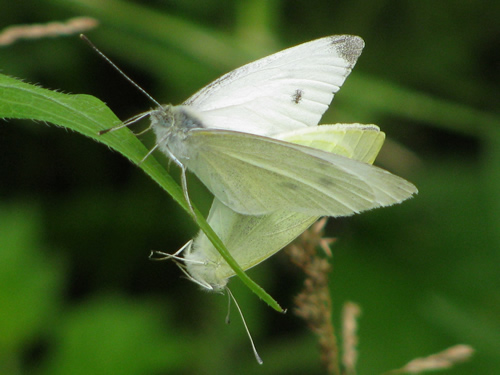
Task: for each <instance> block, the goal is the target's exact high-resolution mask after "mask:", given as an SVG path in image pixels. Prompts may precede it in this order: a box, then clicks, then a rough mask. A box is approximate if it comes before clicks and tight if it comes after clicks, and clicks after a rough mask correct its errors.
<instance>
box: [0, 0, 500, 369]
mask: <svg viewBox="0 0 500 375" xmlns="http://www.w3.org/2000/svg"><path fill="white" fill-rule="evenodd" d="M0 7H1V9H2V12H1V13H0V29H3V28H5V27H7V26H10V25H15V24H26V23H45V22H50V21H62V20H66V19H68V18H71V17H75V16H91V17H94V18H96V19H97V20H99V22H100V25H99V27H97V28H96V29H94V30H93V31H91V32H88V33H87V34H88V36H89V37H90V38H91V39H92V40H93V41H94V43H96V44H97V45H98V46H99V47H100V48H101V49H102V50H103V51H104V52H105V53H106V54H107V55H108V56H109V57H110V58H112V59H113V61H115V62H116V63H117V64H118V65H119V66H120V67H121V68H123V70H125V71H126V72H127V73H128V74H129V75H130V76H131V77H132V78H133V79H135V80H136V81H137V82H138V83H139V84H140V85H142V87H144V88H145V89H146V90H147V91H148V92H150V93H151V94H152V95H153V96H154V97H155V98H157V100H159V101H160V102H171V103H179V102H181V101H183V100H184V99H186V98H187V97H188V96H189V95H190V94H192V93H193V92H195V91H196V90H197V89H199V88H200V87H202V86H204V85H205V84H207V83H209V82H210V81H212V80H213V79H215V78H217V77H218V76H219V75H220V74H222V73H225V72H227V71H229V70H231V69H233V68H236V67H238V66H240V65H242V64H243V63H246V62H248V61H251V60H253V59H256V58H259V57H263V56H265V55H267V54H270V53H272V52H275V51H278V50H280V49H282V48H284V47H288V46H292V45H295V44H298V43H301V42H305V41H308V40H311V39H314V38H318V37H321V36H325V35H331V34H355V35H360V36H361V37H363V38H364V40H365V42H366V48H365V50H364V52H363V54H362V56H361V58H360V60H359V62H358V64H357V65H356V67H355V69H354V71H353V74H352V75H351V76H350V77H349V78H348V80H347V81H346V83H345V85H344V87H343V88H342V89H341V91H340V92H339V94H338V95H337V96H336V98H335V99H334V102H333V104H332V107H331V109H330V110H329V111H328V112H327V113H326V115H325V116H324V118H323V120H322V123H336V122H360V123H375V124H377V125H379V126H380V127H381V128H382V130H383V131H385V132H386V134H387V136H388V140H387V142H386V145H385V147H384V149H383V152H382V153H381V155H380V157H379V159H378V162H377V163H378V165H380V166H383V167H385V168H387V169H389V170H391V171H392V172H394V173H396V174H398V175H400V176H402V177H405V178H407V179H408V180H410V181H412V182H413V183H415V185H417V187H418V188H419V190H420V193H419V195H418V196H417V197H416V198H414V199H412V200H411V201H408V202H405V203H404V204H402V205H400V206H396V207H390V208H386V209H380V210H376V211H373V212H368V213H364V214H362V215H358V216H355V217H352V218H348V219H342V220H334V219H331V220H330V221H329V224H328V226H327V235H328V236H332V237H337V238H338V241H337V242H336V243H335V244H334V245H333V249H332V250H333V253H334V257H333V259H332V263H333V272H332V275H331V290H332V298H333V301H334V308H335V317H334V319H335V323H336V326H337V329H339V324H338V323H339V312H340V308H341V306H342V304H343V303H344V302H346V301H354V302H356V303H358V304H360V305H361V308H362V310H363V315H362V318H361V320H360V328H359V335H360V338H359V339H360V344H359V351H360V352H359V365H358V370H359V373H360V374H379V373H382V372H383V371H387V370H390V369H393V368H397V367H401V366H403V365H404V364H405V363H406V362H408V361H409V360H411V359H413V358H416V357H421V356H426V355H429V354H432V353H435V352H438V351H441V350H443V349H445V348H447V347H449V346H452V345H455V344H458V343H464V344H469V345H472V346H473V347H474V348H475V349H476V350H477V353H476V355H475V357H474V358H473V360H472V361H470V362H468V363H466V364H463V365H460V366H458V367H457V368H455V369H453V370H448V371H445V372H444V373H450V374H452V373H453V374H471V373H474V374H493V373H498V368H500V344H499V343H500V288H499V287H500V277H499V264H500V246H499V245H500V231H499V224H500V214H499V212H500V210H499V209H500V195H499V193H498V192H499V191H500V115H499V113H498V108H499V106H498V104H499V97H500V96H499V94H498V89H499V87H498V83H499V81H500V69H499V67H500V52H499V51H500V24H499V23H498V15H499V14H500V2H498V1H493V0H491V1H479V2H470V1H466V0H462V1H457V0H455V1H451V0H442V1H439V2H430V1H420V2H416V1H376V2H375V1H367V0H351V1H345V0H344V1H326V0H309V1H307V2H305V1H288V2H287V1H264V0H257V1H250V0H246V1H221V0H204V1H195V0H170V1H167V0H156V1H154V0H151V1H142V2H139V1H136V2H132V1H128V2H125V1H117V0H111V1H97V0H81V1H72V0H46V1H39V0H25V1H22V2H12V1H7V0H0ZM0 69H1V71H2V73H4V74H8V75H11V76H15V77H19V78H22V79H24V80H26V81H27V82H32V83H38V84H40V85H41V86H43V87H46V88H51V89H58V90H61V91H63V92H71V93H86V94H91V95H94V96H97V97H98V98H100V99H101V100H103V101H105V102H106V103H107V104H108V105H109V106H110V107H111V109H113V111H114V112H115V113H116V114H117V115H118V116H119V117H120V118H122V119H127V118H128V117H130V116H132V115H134V114H137V113H139V112H142V111H145V110H147V109H149V108H150V107H151V103H150V102H148V100H146V99H145V98H144V97H143V96H142V95H141V94H140V93H138V92H137V91H136V90H135V89H134V88H133V87H131V86H130V85H129V83H127V82H126V81H125V80H124V79H123V78H121V77H120V76H119V75H118V74H117V73H116V72H114V71H113V70H112V69H111V68H110V67H109V66H107V65H106V64H105V63H104V62H103V61H102V60H101V59H100V58H99V57H98V56H96V55H95V53H94V52H92V51H91V50H90V49H89V48H88V46H86V45H85V44H84V43H82V42H81V41H80V40H79V39H78V37H77V36H69V37H60V38H56V39H41V40H30V41H20V42H18V43H16V44H13V45H10V46H4V47H0ZM141 138H142V139H144V142H145V143H148V144H150V143H151V139H150V137H148V136H142V137H141ZM0 172H1V180H0V194H1V201H0V373H1V374H23V373H30V374H40V375H41V374H103V373H107V374H235V373H238V374H254V373H255V374H304V373H308V374H321V373H324V372H323V370H322V369H321V366H320V364H319V355H318V350H317V343H316V340H315V337H314V335H313V334H312V333H311V332H309V331H308V330H307V328H306V327H305V326H304V323H303V322H302V321H301V320H300V319H298V318H297V317H295V316H294V314H293V312H292V310H293V296H294V295H296V294H297V293H298V292H299V290H300V288H301V283H302V280H303V275H301V274H300V272H299V271H298V270H297V269H296V268H295V267H294V266H293V265H291V264H290V263H289V261H288V259H287V258H286V256H285V255H284V254H278V255H277V256H275V257H273V258H272V259H270V260H269V261H266V262H265V263H263V264H261V265H259V267H256V268H255V269H254V270H252V271H251V272H250V276H251V277H252V278H253V279H254V280H255V281H257V282H258V283H259V284H260V285H262V286H263V287H264V288H265V289H266V290H267V291H268V292H270V293H271V295H272V296H274V297H275V298H276V299H277V300H278V302H280V304H281V305H282V306H284V307H287V308H289V309H290V310H289V313H288V314H286V315H280V314H278V313H276V312H274V311H273V310H271V309H270V308H268V307H267V306H266V305H265V304H263V303H262V302H261V301H259V300H258V298H256V297H255V296H254V295H253V294H252V293H251V292H250V291H249V290H248V289H246V288H245V287H244V286H242V285H241V283H240V281H239V280H233V281H232V282H231V287H232V290H233V292H234V294H235V295H236V297H237V298H238V301H239V302H240V304H241V307H242V309H243V311H244V313H245V316H246V319H247V321H248V324H249V327H250V330H251V332H252V334H253V336H254V339H255V341H256V345H257V348H258V350H259V352H260V354H261V356H262V357H263V359H264V365H263V366H258V365H257V364H256V363H255V360H254V358H253V355H252V353H251V350H250V345H249V343H248V339H247V337H246V335H245V333H244V330H243V327H242V325H241V321H240V319H239V317H237V315H236V314H235V311H233V318H232V321H233V322H232V324H231V325H229V326H227V325H225V324H224V317H225V314H226V309H227V301H226V298H225V297H224V296H221V295H210V294H207V293H203V292H201V291H199V290H198V288H197V287H196V286H195V285H193V284H192V283H190V282H188V281H186V280H183V279H182V277H181V276H182V275H181V273H180V271H179V270H178V269H177V268H176V267H175V265H174V264H173V263H168V262H165V263H162V262H159V263H154V262H150V261H149V260H148V255H149V251H150V250H151V249H155V250H163V251H167V252H174V251H175V250H177V249H178V248H179V247H180V246H182V245H183V244H184V243H185V242H186V241H187V240H189V239H190V238H191V237H192V236H193V235H194V234H195V233H196V227H195V226H194V225H193V223H192V222H191V220H190V219H189V218H188V216H187V215H186V214H185V213H184V212H183V211H182V210H181V209H180V208H179V207H178V206H177V205H176V204H175V203H174V202H173V201H172V199H171V198H170V197H169V196H167V195H166V194H165V193H164V191H163V190H161V189H160V188H159V187H158V186H157V185H156V184H155V183H154V182H153V181H152V180H150V179H149V178H148V177H147V176H146V175H145V174H144V173H142V172H141V171H140V170H139V169H138V168H136V167H135V166H133V165H131V164H130V163H128V162H127V161H126V160H125V159H124V158H123V157H121V156H120V155H118V154H116V153H113V152H111V151H110V150H109V149H107V148H106V147H103V146H102V145H99V144H97V143H95V142H93V141H90V140H88V139H85V138H84V137H82V136H80V135H79V134H76V133H71V132H68V131H65V130H62V129H58V128H56V127H54V126H47V125H45V124H41V123H34V122H27V121H24V122H23V121H13V120H10V121H3V122H2V124H1V125H0ZM171 173H172V175H174V176H176V177H178V174H179V173H178V170H177V169H176V168H175V167H172V168H171ZM190 186H191V189H192V192H191V195H192V197H193V200H194V201H195V202H196V204H197V205H198V206H200V207H202V208H203V209H204V210H205V212H207V211H208V208H209V205H210V199H211V198H210V195H209V194H208V193H207V191H206V190H205V189H204V188H203V187H202V186H201V185H200V184H197V183H196V181H195V180H194V178H192V179H191V180H190Z"/></svg>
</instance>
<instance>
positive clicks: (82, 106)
mask: <svg viewBox="0 0 500 375" xmlns="http://www.w3.org/2000/svg"><path fill="white" fill-rule="evenodd" d="M0 117H2V118H14V119H31V120H35V121H47V122H50V123H53V124H55V125H58V126H62V127H65V128H68V129H71V130H74V131H77V132H79V133H82V134H84V135H86V136H88V137H90V138H92V139H94V140H96V141H98V142H100V143H104V144H105V145H107V146H109V147H111V148H112V149H114V150H116V151H118V152H119V153H121V154H122V155H124V156H125V157H126V158H128V159H129V160H131V161H132V162H133V163H135V164H139V163H140V164H139V167H140V168H141V169H142V170H144V172H146V173H147V174H148V175H149V176H151V178H152V179H153V180H155V181H156V182H157V183H158V184H159V185H160V186H161V187H162V188H163V189H165V191H166V192H167V193H168V194H170V195H171V196H172V197H173V198H174V200H175V201H176V202H177V203H179V204H180V205H181V206H182V208H184V210H185V211H186V212H187V213H188V214H189V215H191V216H192V217H193V219H194V220H195V222H196V223H197V224H198V226H199V227H200V229H201V230H202V231H203V232H204V233H205V234H206V235H207V237H208V238H209V239H210V241H211V242H212V243H213V244H214V246H215V248H216V249H217V250H218V251H219V252H220V254H221V255H222V257H223V258H224V260H225V261H226V262H227V263H228V264H229V265H230V266H231V268H233V270H234V271H235V273H236V274H237V275H238V276H239V277H240V279H241V280H242V281H243V282H244V283H245V284H246V285H247V286H248V287H249V288H250V289H251V290H252V291H253V292H254V293H255V294H257V295H258V296H259V297H260V298H261V299H263V300H264V301H265V302H266V303H267V304H268V305H269V306H271V307H272V308H273V309H275V310H277V311H279V312H282V311H283V309H282V308H281V307H280V306H279V305H278V303H277V302H276V301H275V300H274V299H273V298H272V297H271V296H269V294H267V293H266V292H265V291H264V290H263V289H262V288H261V287H260V286H258V285H257V284H256V283H255V282H254V281H252V280H251V279H250V278H249V277H248V276H247V275H246V274H245V272H243V270H242V269H241V267H240V266H239V265H238V264H237V263H236V261H235V260H234V258H233V257H232V256H231V254H230V253H229V251H228V250H227V249H226V248H225V246H224V244H223V243H222V241H221V240H220V239H219V237H218V236H217V235H216V234H215V232H214V231H213V230H212V228H211V227H210V226H209V225H208V224H207V222H206V220H205V219H204V218H203V216H202V215H201V214H200V212H199V211H198V210H197V209H196V207H194V206H193V209H194V211H195V213H196V216H193V213H191V211H190V209H189V206H188V204H187V202H186V200H185V198H184V194H183V193H182V189H181V188H180V187H179V185H177V183H176V182H175V181H174V180H173V179H172V177H171V176H170V175H169V174H168V173H167V171H166V170H165V168H164V167H163V166H162V165H161V164H160V163H158V161H157V160H156V159H155V158H154V157H153V156H149V157H148V158H147V159H146V160H145V161H144V162H142V163H141V160H142V158H143V157H144V156H145V155H146V154H147V152H148V150H147V149H146V147H145V146H144V145H143V144H142V143H141V142H140V141H139V140H138V139H137V138H136V137H135V135H134V134H133V133H132V132H131V131H130V130H129V129H128V128H124V129H121V130H118V131H115V132H110V133H107V134H105V135H102V136H99V135H98V132H99V131H100V130H104V129H109V128H111V127H113V126H116V125H118V124H120V123H121V121H120V120H119V119H118V118H117V117H116V116H115V114H114V113H113V112H112V111H111V110H110V109H109V108H108V107H107V106H106V105H105V104H104V103H103V102H102V101H100V100H99V99H97V98H95V97H93V96H90V95H69V94H62V93H59V92H55V91H51V90H47V89H43V88H41V87H37V86H34V85H30V84H27V83H24V82H22V81H20V80H17V79H15V78H11V77H8V76H5V75H0Z"/></svg>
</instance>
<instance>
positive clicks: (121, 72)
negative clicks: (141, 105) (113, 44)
mask: <svg viewBox="0 0 500 375" xmlns="http://www.w3.org/2000/svg"><path fill="white" fill-rule="evenodd" d="M80 38H81V39H82V40H83V41H84V42H85V43H87V44H88V45H89V46H90V48H92V49H93V50H94V51H95V52H97V54H98V55H99V56H101V57H102V58H103V59H104V61H107V62H108V64H109V65H111V66H112V67H113V68H114V69H115V70H116V71H117V72H118V73H120V74H121V75H122V77H123V78H125V79H126V80H127V81H129V82H130V83H131V84H132V85H133V86H134V87H135V88H136V89H138V90H139V91H140V92H142V93H143V94H144V95H145V96H146V97H147V98H148V99H149V100H151V101H152V102H153V103H154V104H156V105H157V106H158V107H161V104H160V103H158V101H157V100H156V99H155V98H153V97H152V96H151V95H149V94H148V93H147V92H146V90H144V89H143V88H142V87H141V86H139V85H138V84H137V83H135V82H134V81H133V80H132V78H130V77H129V76H128V75H126V74H125V73H124V72H123V71H122V70H121V69H120V68H119V67H118V66H117V65H116V64H115V63H114V62H113V61H111V60H110V58H109V57H108V56H106V55H105V54H104V53H103V52H101V50H99V48H97V47H96V46H95V44H94V43H92V42H91V41H90V39H89V38H87V36H85V35H84V34H80Z"/></svg>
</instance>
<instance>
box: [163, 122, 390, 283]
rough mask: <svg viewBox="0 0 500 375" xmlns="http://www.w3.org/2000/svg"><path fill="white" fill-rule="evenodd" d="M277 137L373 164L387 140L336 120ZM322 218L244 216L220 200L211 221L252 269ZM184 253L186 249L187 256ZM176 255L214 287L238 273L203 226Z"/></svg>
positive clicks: (368, 128)
mask: <svg viewBox="0 0 500 375" xmlns="http://www.w3.org/2000/svg"><path fill="white" fill-rule="evenodd" d="M277 137H278V138H280V139H283V140H286V141H289V142H293V143H296V144H302V145H307V146H309V147H313V148H315V149H321V150H323V151H327V152H331V153H335V154H338V155H342V156H343V157H346V158H351V159H352V160H354V161H358V162H363V163H370V164H371V163H373V162H374V160H375V158H376V156H377V154H378V152H379V151H380V148H381V147H382V144H383V143H384V139H385V134H384V133H383V132H380V130H379V128H378V127H377V126H375V125H361V124H348V125H344V124H337V125H322V126H319V127H313V128H308V129H301V130H299V131H293V132H290V133H284V134H281V135H277ZM318 218H319V217H318V216H311V215H307V214H304V213H297V212H291V211H288V210H279V211H276V212H274V213H272V214H269V215H263V216H251V215H242V214H238V213H236V212H234V211H233V210H231V209H229V208H228V207H227V206H225V205H224V204H222V203H221V202H220V201H219V200H218V199H215V200H214V202H213V204H212V207H211V209H210V214H209V216H208V218H207V221H208V223H209V225H210V226H211V227H212V229H213V230H214V231H215V233H216V234H217V235H218V236H219V238H220V239H221V240H222V242H223V243H224V245H225V246H226V248H227V249H228V250H229V252H230V253H231V255H232V256H233V258H234V259H235V260H236V262H237V263H238V265H239V266H240V267H241V268H242V269H243V270H248V269H249V268H252V267H253V266H256V265H257V264H259V263H260V262H262V261H264V260H266V259H267V258H269V257H270V256H271V255H273V254H275V253H276V252H278V251H279V250H281V249H282V248H283V247H285V246H286V245H288V244H289V243H290V242H291V241H293V240H294V239H295V238H296V237H297V236H299V235H300V234H301V233H302V232H304V231H305V230H306V229H307V228H308V227H309V226H310V225H311V224H313V223H314V222H315V221H316V220H317V219H318ZM181 252H184V254H183V255H184V257H183V258H181V257H180V253H181ZM163 255H164V256H165V257H167V258H170V257H172V256H171V255H168V254H163ZM174 258H176V259H178V260H182V261H183V262H184V263H185V265H180V266H181V268H182V270H183V271H185V272H186V274H187V276H188V277H189V279H190V280H192V281H194V282H195V283H197V284H198V285H200V286H202V287H203V288H205V289H207V290H210V291H216V292H219V291H223V290H224V289H225V286H226V284H227V282H228V279H229V278H230V277H232V276H234V275H235V273H234V271H233V269H232V268H231V267H230V266H229V265H228V264H227V263H226V261H225V260H224V259H223V258H222V256H221V255H220V254H219V252H218V251H217V249H216V248H215V247H214V246H213V245H212V243H211V242H210V240H209V239H208V238H207V237H206V235H205V234H204V233H203V232H201V231H200V232H199V234H198V235H197V236H196V238H195V239H194V240H193V241H189V242H188V243H187V244H186V245H185V246H184V247H183V248H182V249H181V250H179V251H178V252H177V253H176V254H175V255H174Z"/></svg>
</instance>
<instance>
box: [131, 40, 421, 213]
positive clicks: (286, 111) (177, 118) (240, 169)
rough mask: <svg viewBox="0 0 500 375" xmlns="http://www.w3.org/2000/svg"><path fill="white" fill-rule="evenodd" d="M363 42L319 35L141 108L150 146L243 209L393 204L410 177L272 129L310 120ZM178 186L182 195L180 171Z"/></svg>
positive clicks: (345, 209) (355, 208) (321, 209)
mask: <svg viewBox="0 0 500 375" xmlns="http://www.w3.org/2000/svg"><path fill="white" fill-rule="evenodd" d="M363 46H364V42H363V40H362V39H361V38H359V37H356V36H348V35H343V36H331V37H326V38H321V39H317V40H314V41H311V42H308V43H304V44H301V45H299V46H296V47H292V48H289V49H286V50H284V51H281V52H278V53H276V54H274V55H271V56H268V57H265V58H263V59H260V60H257V61H255V62H253V63H250V64H247V65H245V66H243V67H241V68H239V69H236V70H234V71H232V72H230V73H228V74H226V75H224V76H222V77H221V78H219V79H218V80H216V81H214V82H213V83H211V84H209V85H208V86H206V87H205V88H203V89H201V90H200V91H199V92H197V93H196V94H194V95H193V96H192V97H191V98H189V99H188V100H187V101H186V102H184V103H183V104H182V105H180V106H171V105H163V106H160V107H158V108H157V109H155V110H153V111H150V112H148V113H145V114H143V115H150V117H151V126H152V128H153V130H154V132H155V133H156V136H157V145H156V146H155V148H159V149H160V150H162V151H163V152H164V153H166V154H167V155H168V156H169V157H170V158H171V159H172V160H173V161H175V162H176V163H177V164H178V165H179V166H181V167H182V168H183V177H184V170H185V169H186V168H187V169H189V170H191V171H192V172H193V173H194V174H196V175H197V176H198V178H199V179H200V180H201V181H202V182H203V183H204V184H205V185H206V186H207V187H208V189H209V190H210V191H211V192H212V193H213V194H214V195H215V197H216V198H217V199H219V200H220V201H221V202H222V203H224V204H225V205H227V206H228V207H230V208H231V209H233V210H234V211H236V212H238V213H241V214H246V215H264V214H270V213H272V212H275V211H278V210H287V211H292V212H301V213H304V214H307V215H310V216H323V215H325V216H345V215H351V214H353V213H356V212H359V211H363V210H367V209H371V208H375V207H380V206H387V205H391V204H394V203H399V202H401V201H403V200H405V199H407V198H409V197H410V196H411V195H412V194H414V193H416V191H417V190H416V188H415V186H413V185H412V184H411V183H409V182H407V181H405V180H403V179H401V178H399V177H397V176H395V175H392V174H390V173H389V172H387V171H384V170H382V169H380V168H376V167H373V166H371V165H368V164H366V163H361V162H358V161H355V160H352V159H349V158H346V157H343V156H339V155H336V154H333V153H329V152H325V151H322V150H317V149H314V148H311V147H307V146H302V145H298V144H293V143H290V142H286V141H283V140H280V139H275V138H271V137H273V136H276V135H277V134H280V133H281V134H282V133H285V132H290V131H294V130H295V131H299V130H300V129H305V128H308V127H311V126H316V125H317V124H318V122H319V120H320V118H321V116H322V114H323V113H324V112H325V111H326V109H327V108H328V105H329V104H330V102H331V100H332V98H333V95H334V93H336V92H337V91H338V90H339V88H340V86H341V85H342V84H343V82H344V80H345V79H346V77H347V76H348V75H349V73H350V72H351V69H352V67H353V66H354V64H355V63H356V60H357V58H358V57H359V55H360V54H361V50H362V48H363ZM140 116H142V115H140ZM140 116H139V117H140ZM276 138H277V137H276ZM183 188H184V192H185V195H186V196H187V186H186V183H185V178H183Z"/></svg>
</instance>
